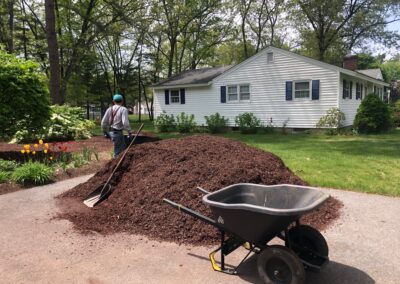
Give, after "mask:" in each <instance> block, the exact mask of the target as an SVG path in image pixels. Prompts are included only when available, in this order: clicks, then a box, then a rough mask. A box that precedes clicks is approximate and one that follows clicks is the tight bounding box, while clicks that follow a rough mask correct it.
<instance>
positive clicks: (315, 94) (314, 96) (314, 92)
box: [311, 80, 319, 100]
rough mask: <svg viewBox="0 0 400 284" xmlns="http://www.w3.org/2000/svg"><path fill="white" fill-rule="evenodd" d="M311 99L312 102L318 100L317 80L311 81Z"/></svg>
mask: <svg viewBox="0 0 400 284" xmlns="http://www.w3.org/2000/svg"><path fill="white" fill-rule="evenodd" d="M311 98H312V99H313V100H319V80H313V81H312V94H311Z"/></svg>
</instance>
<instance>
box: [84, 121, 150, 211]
mask: <svg viewBox="0 0 400 284" xmlns="http://www.w3.org/2000/svg"><path fill="white" fill-rule="evenodd" d="M143 126H144V123H142V125H140V127H139V130H138V131H137V133H136V135H135V137H134V138H133V139H132V141H131V143H130V144H129V146H128V147H127V148H126V149H125V151H124V153H123V154H122V156H121V158H120V159H119V161H118V163H117V165H116V166H115V168H114V170H113V171H112V173H111V175H110V177H109V178H108V179H107V181H106V183H105V184H102V185H100V186H99V187H97V188H96V189H95V190H94V191H92V192H91V193H90V194H89V195H88V196H87V197H86V198H85V199H84V200H83V203H84V204H85V205H86V206H87V207H91V208H92V207H94V206H96V205H97V204H99V203H100V202H102V201H103V200H105V199H107V197H108V196H110V194H111V193H112V189H111V185H110V184H109V183H110V181H111V179H112V177H113V176H114V173H115V172H116V171H117V169H118V167H119V166H120V164H121V163H122V161H123V160H124V158H125V156H126V153H128V150H129V148H130V147H131V146H132V145H133V143H135V140H136V138H137V137H138V136H139V133H140V131H141V130H142V128H143Z"/></svg>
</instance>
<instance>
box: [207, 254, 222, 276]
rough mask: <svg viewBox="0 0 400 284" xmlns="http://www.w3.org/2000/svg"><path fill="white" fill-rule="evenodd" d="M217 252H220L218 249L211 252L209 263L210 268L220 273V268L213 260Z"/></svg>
mask: <svg viewBox="0 0 400 284" xmlns="http://www.w3.org/2000/svg"><path fill="white" fill-rule="evenodd" d="M219 250H220V249H217V250H215V251H213V252H211V253H210V261H211V266H212V268H213V269H214V270H215V271H219V272H221V271H222V269H221V267H219V266H218V264H217V262H216V261H215V258H214V256H215V254H216V253H217V252H218V251H219Z"/></svg>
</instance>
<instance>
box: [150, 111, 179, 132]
mask: <svg viewBox="0 0 400 284" xmlns="http://www.w3.org/2000/svg"><path fill="white" fill-rule="evenodd" d="M154 125H155V126H156V129H157V131H158V132H169V131H173V130H174V127H175V118H174V115H173V114H171V115H168V114H167V113H166V112H165V111H163V112H162V113H161V114H160V115H159V116H158V117H157V118H156V120H155V121H154Z"/></svg>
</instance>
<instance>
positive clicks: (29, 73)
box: [0, 49, 50, 139]
mask: <svg viewBox="0 0 400 284" xmlns="http://www.w3.org/2000/svg"><path fill="white" fill-rule="evenodd" d="M0 102H1V108H0V129H1V132H0V133H1V134H0V136H1V137H3V138H7V139H9V138H11V137H12V136H13V135H14V134H15V133H16V132H17V131H18V130H19V129H26V131H27V132H28V133H31V134H34V133H35V132H36V131H38V130H39V131H41V130H42V128H43V126H44V125H45V124H46V122H47V121H48V120H49V118H50V107H49V95H48V89H47V85H46V79H45V76H44V75H43V74H42V73H41V72H40V68H39V65H38V64H37V63H35V62H33V61H30V60H28V61H26V60H23V59H18V58H16V57H15V56H14V55H10V54H7V53H5V52H4V51H2V50H1V49H0Z"/></svg>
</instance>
